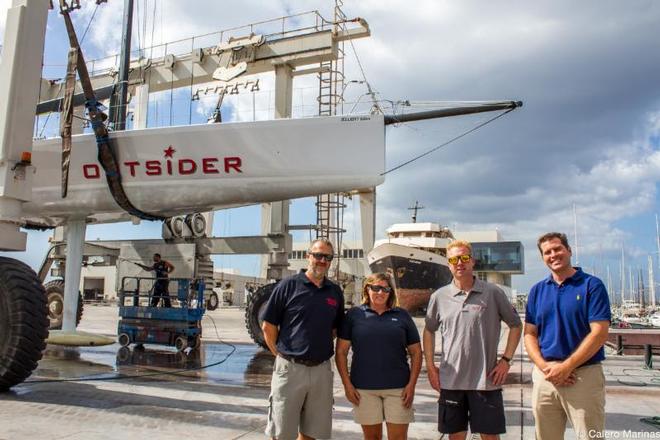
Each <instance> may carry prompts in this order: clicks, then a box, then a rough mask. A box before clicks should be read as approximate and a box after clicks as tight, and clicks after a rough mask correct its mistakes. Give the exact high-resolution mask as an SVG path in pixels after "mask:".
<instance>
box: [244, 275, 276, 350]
mask: <svg viewBox="0 0 660 440" xmlns="http://www.w3.org/2000/svg"><path fill="white" fill-rule="evenodd" d="M276 285H277V283H272V284H266V285H265V286H261V287H259V288H258V289H257V290H255V291H254V292H253V293H252V294H251V295H250V296H249V297H248V300H247V304H246V306H245V327H246V328H247V331H248V333H249V335H250V337H251V338H252V340H253V341H254V342H255V343H256V344H258V345H259V346H261V348H263V349H265V350H268V345H266V340H265V339H264V333H263V330H261V325H260V322H259V310H260V309H261V306H262V305H263V304H264V303H266V302H267V301H268V299H269V298H270V295H271V294H272V293H273V289H274V288H275V286H276Z"/></svg>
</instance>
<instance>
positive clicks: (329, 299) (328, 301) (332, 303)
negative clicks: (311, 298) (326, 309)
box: [325, 298, 337, 307]
mask: <svg viewBox="0 0 660 440" xmlns="http://www.w3.org/2000/svg"><path fill="white" fill-rule="evenodd" d="M325 301H326V302H327V303H328V305H331V306H332V307H337V300H336V299H334V298H326V299H325Z"/></svg>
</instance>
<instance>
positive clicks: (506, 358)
mask: <svg viewBox="0 0 660 440" xmlns="http://www.w3.org/2000/svg"><path fill="white" fill-rule="evenodd" d="M500 359H502V360H504V361H506V362H507V363H508V364H509V365H513V360H512V359H511V358H508V357H506V356H502V357H501V358H500Z"/></svg>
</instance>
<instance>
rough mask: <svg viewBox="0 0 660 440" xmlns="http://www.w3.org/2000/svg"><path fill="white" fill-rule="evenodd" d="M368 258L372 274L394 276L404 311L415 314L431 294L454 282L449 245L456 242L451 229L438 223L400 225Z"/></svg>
mask: <svg viewBox="0 0 660 440" xmlns="http://www.w3.org/2000/svg"><path fill="white" fill-rule="evenodd" d="M386 232H387V238H385V239H383V240H377V241H376V242H375V244H374V248H373V250H372V251H371V252H369V254H368V255H367V261H368V262H369V267H370V268H371V270H372V271H373V272H386V273H389V274H390V275H391V276H392V280H393V282H394V287H395V288H396V292H397V295H398V296H399V303H400V305H401V307H403V308H405V309H406V310H408V311H409V312H411V313H412V312H416V311H418V310H420V309H423V308H425V307H426V305H427V304H428V301H429V298H430V296H431V294H432V293H433V292H434V291H435V290H436V289H438V288H440V287H442V286H444V285H446V284H449V283H450V282H451V280H452V275H451V272H450V271H449V267H448V263H447V257H446V254H447V245H448V244H449V242H450V241H452V240H454V236H453V234H452V233H451V231H450V230H449V228H446V227H442V226H440V225H439V224H437V223H398V224H394V225H392V226H390V227H389V228H388V229H387V231H386Z"/></svg>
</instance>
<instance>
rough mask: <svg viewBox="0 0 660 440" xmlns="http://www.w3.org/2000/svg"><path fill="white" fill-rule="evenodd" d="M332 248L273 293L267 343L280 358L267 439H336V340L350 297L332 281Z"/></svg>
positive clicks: (315, 251)
mask: <svg viewBox="0 0 660 440" xmlns="http://www.w3.org/2000/svg"><path fill="white" fill-rule="evenodd" d="M333 253H334V250H333V247H332V243H330V241H328V240H324V239H318V240H315V241H314V242H312V245H311V247H310V249H309V251H308V252H307V270H306V271H301V272H300V273H298V274H297V275H294V276H291V277H289V278H285V279H284V280H282V281H281V282H280V283H279V284H278V285H277V287H275V289H274V290H273V294H272V296H271V297H270V299H269V301H268V303H267V305H266V308H265V310H264V313H263V315H262V318H263V320H264V321H263V326H262V328H263V331H264V338H265V340H266V344H267V345H268V348H269V349H270V351H271V352H272V353H273V354H274V355H275V356H276V359H275V366H274V370H273V379H272V382H271V395H270V410H269V414H268V425H267V427H266V434H267V435H269V436H270V437H271V438H276V439H278V440H293V439H295V438H296V437H297V438H298V439H299V440H307V439H315V438H319V439H324V438H330V436H331V434H332V386H333V385H332V367H331V365H330V361H329V360H330V358H331V357H332V355H333V353H334V350H333V340H334V337H335V336H336V331H337V328H338V327H339V326H340V324H341V322H342V320H343V317H344V295H343V293H342V291H341V289H340V288H339V286H337V285H336V284H334V283H333V282H331V281H330V280H328V279H327V278H326V274H327V273H328V269H329V268H330V262H331V261H332V258H333Z"/></svg>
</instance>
